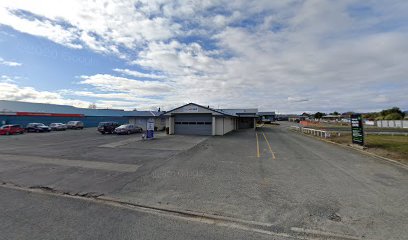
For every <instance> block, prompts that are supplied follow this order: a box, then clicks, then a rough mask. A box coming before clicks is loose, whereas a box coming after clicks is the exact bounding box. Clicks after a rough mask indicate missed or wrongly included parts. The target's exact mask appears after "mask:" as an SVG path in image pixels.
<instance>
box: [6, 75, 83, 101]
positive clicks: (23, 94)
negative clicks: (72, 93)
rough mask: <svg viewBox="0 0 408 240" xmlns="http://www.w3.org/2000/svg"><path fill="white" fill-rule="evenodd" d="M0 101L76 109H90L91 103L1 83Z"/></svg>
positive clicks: (13, 84)
mask: <svg viewBox="0 0 408 240" xmlns="http://www.w3.org/2000/svg"><path fill="white" fill-rule="evenodd" d="M0 99H6V100H12V101H22V100H24V101H28V102H36V103H52V104H65V105H72V106H76V107H88V106H89V104H90V103H91V102H87V101H81V100H76V99H66V98H64V97H63V96H61V95H60V94H58V93H54V92H49V91H38V90H36V89H35V88H33V87H22V86H19V85H17V84H15V83H10V82H4V81H0Z"/></svg>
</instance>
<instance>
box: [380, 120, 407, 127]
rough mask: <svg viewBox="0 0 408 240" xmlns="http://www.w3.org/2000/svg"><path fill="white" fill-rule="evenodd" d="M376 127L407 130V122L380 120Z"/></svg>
mask: <svg viewBox="0 0 408 240" xmlns="http://www.w3.org/2000/svg"><path fill="white" fill-rule="evenodd" d="M377 127H382V128H408V120H381V121H377Z"/></svg>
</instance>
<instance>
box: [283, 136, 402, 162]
mask: <svg viewBox="0 0 408 240" xmlns="http://www.w3.org/2000/svg"><path fill="white" fill-rule="evenodd" d="M290 131H292V132H296V133H300V134H301V135H303V136H308V137H310V138H313V139H318V140H320V141H322V142H326V143H330V144H333V145H337V146H340V147H342V148H347V149H352V150H354V151H357V152H360V153H362V154H365V155H368V156H371V157H375V158H378V159H381V160H385V161H388V162H390V163H392V164H393V165H397V166H399V167H402V168H404V169H406V170H408V165H407V164H405V163H401V162H399V161H396V160H393V159H391V158H386V157H383V156H380V155H377V154H375V153H370V152H367V151H364V150H362V149H359V148H356V147H352V146H350V145H343V144H341V143H336V142H333V141H329V140H326V139H322V138H318V137H315V136H312V135H308V134H305V133H302V132H297V131H293V130H290Z"/></svg>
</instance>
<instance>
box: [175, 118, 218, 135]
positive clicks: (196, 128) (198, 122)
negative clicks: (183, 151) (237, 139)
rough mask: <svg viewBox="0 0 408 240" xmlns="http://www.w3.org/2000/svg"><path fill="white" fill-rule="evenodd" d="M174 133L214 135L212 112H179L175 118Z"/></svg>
mask: <svg viewBox="0 0 408 240" xmlns="http://www.w3.org/2000/svg"><path fill="white" fill-rule="evenodd" d="M174 133H175V134H186V135H212V116H211V114H179V115H176V116H175V119H174Z"/></svg>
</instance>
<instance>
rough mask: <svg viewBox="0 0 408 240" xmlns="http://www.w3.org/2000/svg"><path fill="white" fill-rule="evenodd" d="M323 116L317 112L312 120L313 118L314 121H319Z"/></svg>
mask: <svg viewBox="0 0 408 240" xmlns="http://www.w3.org/2000/svg"><path fill="white" fill-rule="evenodd" d="M324 115H325V114H324V113H321V112H317V113H315V114H314V118H315V119H320V118H322V117H323V116H324Z"/></svg>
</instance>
